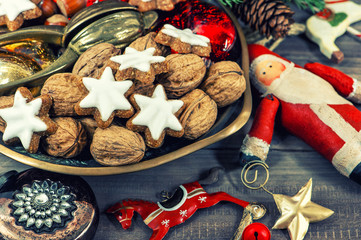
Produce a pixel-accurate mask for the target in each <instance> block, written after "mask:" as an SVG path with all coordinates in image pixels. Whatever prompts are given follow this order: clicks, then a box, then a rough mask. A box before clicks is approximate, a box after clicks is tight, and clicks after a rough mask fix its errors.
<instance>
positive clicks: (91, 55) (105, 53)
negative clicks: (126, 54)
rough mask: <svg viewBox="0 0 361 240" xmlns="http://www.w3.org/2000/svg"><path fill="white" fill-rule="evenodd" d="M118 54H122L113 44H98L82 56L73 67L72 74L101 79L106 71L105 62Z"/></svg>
mask: <svg viewBox="0 0 361 240" xmlns="http://www.w3.org/2000/svg"><path fill="white" fill-rule="evenodd" d="M118 54H120V50H119V49H117V48H116V47H115V46H114V45H113V44H110V43H100V44H97V45H95V46H93V47H91V48H89V49H88V50H86V51H85V52H84V53H83V54H81V55H80V57H79V58H78V60H77V61H76V63H75V65H74V67H73V72H72V73H74V74H76V75H79V76H82V77H91V78H96V79H99V78H100V76H101V75H102V73H103V71H104V64H105V62H106V61H107V60H108V59H109V58H110V57H112V56H115V55H118Z"/></svg>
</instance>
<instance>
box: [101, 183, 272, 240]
mask: <svg viewBox="0 0 361 240" xmlns="http://www.w3.org/2000/svg"><path fill="white" fill-rule="evenodd" d="M200 182H201V181H200ZM200 182H198V181H196V182H192V183H187V184H183V185H180V186H179V187H178V188H177V190H176V191H175V193H174V194H173V196H172V197H171V198H170V199H168V200H167V201H165V202H157V203H154V202H148V201H144V200H123V201H121V202H119V203H116V204H115V205H113V206H112V207H110V208H109V209H108V210H107V213H112V214H114V215H115V217H116V219H117V220H118V221H119V222H120V223H121V224H122V227H123V228H124V229H128V228H129V227H130V226H131V223H132V217H133V215H134V211H136V212H137V213H138V214H139V215H141V217H142V219H143V221H144V223H145V224H147V225H148V227H150V228H151V229H153V234H152V236H151V237H150V240H160V239H163V237H164V236H165V235H166V234H167V232H168V230H169V229H170V228H171V227H173V226H176V225H179V224H181V223H183V222H184V221H185V220H187V219H188V218H190V217H191V216H192V215H193V214H194V213H195V212H196V211H197V210H198V209H200V208H208V207H211V206H213V205H215V204H217V203H219V202H220V201H229V202H233V203H236V204H238V205H240V206H242V207H243V208H245V207H247V206H249V205H252V206H254V210H255V211H258V212H257V213H256V214H257V215H259V211H265V210H264V208H263V207H262V206H260V205H256V204H250V203H248V202H246V201H243V200H240V199H238V198H235V197H232V196H231V195H229V194H227V193H225V192H216V193H211V194H209V193H206V192H205V190H204V189H203V187H202V186H201V185H200ZM201 183H202V184H206V182H204V181H202V182H201ZM207 183H208V182H207ZM263 215H264V212H263V213H262V216H263Z"/></svg>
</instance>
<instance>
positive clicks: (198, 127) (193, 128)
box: [180, 89, 217, 139]
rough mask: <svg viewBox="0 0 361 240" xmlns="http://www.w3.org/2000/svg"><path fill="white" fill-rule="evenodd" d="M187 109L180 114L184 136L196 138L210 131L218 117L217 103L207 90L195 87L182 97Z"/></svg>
mask: <svg viewBox="0 0 361 240" xmlns="http://www.w3.org/2000/svg"><path fill="white" fill-rule="evenodd" d="M181 100H182V101H183V102H184V105H185V109H184V111H183V112H182V114H181V116H180V121H181V123H182V125H183V126H184V137H185V138H187V139H196V138H199V137H200V136H201V135H203V134H205V133H206V132H208V131H209V129H210V128H211V127H212V126H213V124H214V123H215V121H216V119H217V104H216V103H215V102H214V101H213V100H212V98H210V97H209V96H208V95H207V94H206V93H205V92H203V91H202V90H200V89H194V90H193V91H192V92H190V93H188V94H186V95H185V96H184V97H182V98H181Z"/></svg>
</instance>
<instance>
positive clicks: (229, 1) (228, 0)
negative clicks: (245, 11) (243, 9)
mask: <svg viewBox="0 0 361 240" xmlns="http://www.w3.org/2000/svg"><path fill="white" fill-rule="evenodd" d="M219 1H220V2H221V3H222V4H223V5H224V6H228V7H230V8H232V7H233V4H240V3H243V0H219Z"/></svg>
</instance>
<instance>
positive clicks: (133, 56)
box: [110, 47, 165, 72]
mask: <svg viewBox="0 0 361 240" xmlns="http://www.w3.org/2000/svg"><path fill="white" fill-rule="evenodd" d="M154 52H155V48H153V47H152V48H147V49H145V50H144V51H137V50H136V49H134V48H131V47H127V48H126V49H125V52H124V54H123V55H118V56H114V57H111V58H110V60H112V61H113V62H116V63H119V64H120V67H119V70H124V69H127V68H136V69H138V70H139V71H142V72H148V71H149V70H150V64H151V63H159V62H163V61H164V60H165V57H162V56H153V54H154Z"/></svg>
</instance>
